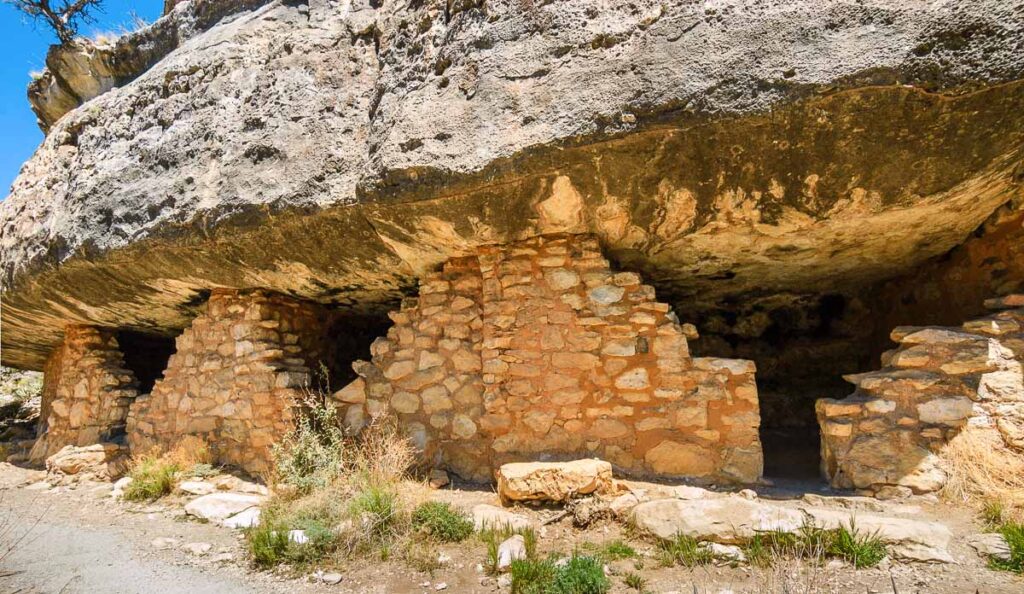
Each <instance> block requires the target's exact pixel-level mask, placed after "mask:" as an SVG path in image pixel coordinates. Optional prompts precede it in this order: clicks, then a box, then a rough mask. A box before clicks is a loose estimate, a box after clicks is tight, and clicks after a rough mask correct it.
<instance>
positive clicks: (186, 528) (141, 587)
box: [0, 464, 1024, 594]
mask: <svg viewBox="0 0 1024 594" xmlns="http://www.w3.org/2000/svg"><path fill="white" fill-rule="evenodd" d="M42 478H43V474H42V473H41V472H38V471H31V470H25V469H21V468H17V467H13V466H10V465H8V464H0V543H2V542H3V541H4V536H5V534H6V535H8V536H13V537H18V536H21V535H22V534H27V536H26V537H25V538H24V539H22V540H21V541H20V542H19V543H18V546H17V548H16V549H15V551H14V552H13V553H12V554H11V555H9V556H8V557H7V558H5V559H3V560H2V562H0V576H2V577H0V594H13V593H15V592H17V593H19V594H29V593H51V592H52V593H60V592H65V593H73V592H81V593H90V594H92V593H104V594H106V593H136V592H137V593H146V594H151V593H157V594H176V593H179V592H180V593H188V594H204V593H207V592H209V593H214V592H216V593H227V594H234V593H241V592H253V593H264V592H265V593H285V592H287V593H289V594H304V593H313V592H316V593H326V592H330V593H332V594H349V593H360V594H362V593H398V594H413V593H422V594H428V593H431V592H441V591H443V592H458V593H463V592H479V593H488V594H495V593H498V592H507V591H508V588H507V587H505V588H502V587H500V586H499V585H498V584H497V581H496V580H495V579H493V578H488V577H486V576H484V575H483V574H482V573H481V571H480V568H479V567H478V564H479V563H480V562H482V561H483V559H484V549H483V548H482V545H481V543H480V542H478V541H477V540H476V539H469V540H467V541H466V542H464V543H460V544H456V545H444V546H442V547H439V548H438V549H437V550H436V551H432V552H431V554H441V555H443V556H446V557H448V558H449V559H451V561H450V562H449V563H448V564H447V565H445V566H444V567H442V568H440V569H437V570H436V571H434V572H433V573H429V572H424V571H417V570H415V569H412V568H411V567H410V566H409V564H408V563H407V562H405V561H403V560H402V559H400V558H397V556H396V558H393V559H391V560H389V561H380V560H377V559H369V560H365V559H364V560H360V561H358V562H354V563H352V564H351V565H350V566H348V567H345V568H343V570H342V573H343V575H344V577H343V580H342V582H341V583H340V584H337V585H327V584H321V583H312V582H311V581H310V580H308V579H306V577H305V576H299V577H298V578H295V577H284V576H278V575H273V574H270V573H266V572H258V571H254V570H252V569H251V568H250V567H249V566H248V564H247V563H246V561H245V559H244V554H243V550H242V541H241V534H240V533H239V532H237V531H233V530H229V529H226V528H223V527H219V526H215V525H212V524H201V523H198V522H195V521H192V520H189V519H187V518H186V517H185V516H184V513H183V511H182V508H181V505H182V503H183V501H184V500H175V499H174V498H170V499H167V500H162V501H161V502H160V503H158V504H155V505H134V504H127V503H124V502H117V501H114V500H113V499H111V497H110V496H109V493H110V485H109V484H105V483H84V484H82V485H79V486H77V487H75V488H68V487H57V488H52V489H39V490H36V488H35V487H33V486H30V484H31V483H33V482H35V481H39V480H41V479H42ZM776 491H778V490H776ZM764 495H765V496H779V493H778V492H776V493H765V494H764ZM782 495H783V498H788V497H785V495H786V494H785V493H782ZM436 496H438V497H439V498H442V499H446V500H449V501H451V502H452V503H454V504H456V505H458V506H460V507H463V508H466V509H468V508H469V507H472V505H474V504H476V503H492V504H494V503H497V498H496V497H495V496H494V495H493V494H492V493H489V492H487V491H460V490H446V491H441V492H437V493H436ZM517 511H518V513H522V514H526V515H530V516H532V519H533V521H534V523H535V524H539V519H540V516H541V514H550V513H551V511H550V510H547V511H544V510H542V511H533V510H523V509H520V510H517ZM939 518H941V519H942V521H943V523H945V524H946V525H947V526H949V527H950V528H951V529H952V530H954V533H955V534H956V535H957V536H956V538H955V541H954V542H953V543H951V546H950V552H951V553H952V554H953V556H954V558H955V559H956V563H955V564H933V565H929V564H920V563H914V564H895V563H894V564H893V565H892V566H891V567H879V568H873V569H869V570H854V569H852V568H850V567H848V566H847V567H833V568H828V569H827V571H826V570H825V569H823V568H811V569H808V568H806V567H804V568H799V567H789V566H783V567H777V568H775V569H769V570H759V569H754V568H749V567H745V566H739V567H729V566H707V567H698V568H694V569H687V568H683V567H671V568H663V567H659V566H658V564H657V562H656V560H655V559H654V556H653V547H651V546H650V545H649V543H643V542H640V541H634V542H633V544H634V545H635V546H636V548H637V549H638V550H640V551H641V553H642V554H644V553H646V554H647V556H645V557H642V559H641V560H640V561H642V563H641V565H642V567H641V568H639V569H638V568H637V566H636V564H637V561H624V562H618V567H614V565H616V564H613V568H612V569H613V573H616V574H617V575H613V577H612V583H613V590H612V592H613V593H626V592H633V590H629V589H627V588H626V587H625V586H624V585H623V579H622V574H623V573H624V572H626V571H639V572H640V573H642V574H643V575H644V577H645V578H646V579H647V580H648V581H647V586H646V590H648V591H650V592H661V593H669V592H676V593H677V594H678V593H680V592H685V593H686V594H691V593H692V592H698V593H699V594H722V593H732V592H735V593H736V594H739V593H740V592H779V591H783V590H784V589H785V588H791V589H790V590H788V591H794V592H815V593H816V594H817V593H819V592H842V593H844V594H845V593H849V594H860V593H877V594H883V593H884V594H889V593H891V592H893V588H892V584H893V583H895V584H896V585H897V591H898V592H899V593H900V594H912V593H916V594H925V593H927V594H960V593H975V592H977V593H979V594H1020V593H1022V592H1024V578H1022V577H1020V576H1014V575H1012V574H1008V573H1005V572H996V571H991V570H989V569H987V568H986V567H985V564H984V561H983V560H981V559H980V558H979V557H978V556H977V554H976V553H975V552H974V551H973V550H971V549H970V548H969V547H968V546H967V545H966V543H965V542H964V539H965V536H966V535H968V534H972V533H976V532H977V531H978V528H977V526H975V525H974V520H973V519H972V515H971V514H970V512H968V511H967V510H962V509H957V508H951V507H949V506H944V505H940V504H935V505H928V504H925V505H922V509H921V512H920V519H931V520H936V519H939ZM5 521H6V523H7V528H6V529H5V528H4V524H5ZM12 522H13V524H12ZM539 533H540V536H541V538H540V544H539V546H540V547H541V548H542V551H543V553H544V554H547V553H549V552H561V553H565V552H569V551H572V550H573V549H574V548H576V547H578V546H580V544H581V543H584V542H587V541H589V542H594V543H600V542H605V541H608V540H612V539H617V538H623V537H624V534H623V532H622V527H621V525H619V524H617V523H614V522H605V523H599V524H597V525H595V526H592V527H590V528H589V529H587V530H578V529H576V528H573V527H572V524H571V522H569V521H563V522H558V523H555V524H551V525H549V526H545V527H544V528H542V529H541V530H540V531H539ZM170 539H173V540H170ZM191 543H206V544H208V545H209V549H208V550H207V551H205V552H204V553H202V554H193V553H192V552H189V551H188V550H187V548H186V547H187V545H189V544H191ZM2 551H3V548H2V544H0V554H2ZM794 570H802V571H805V572H807V573H805V574H804V575H802V576H801V578H799V579H796V580H794V579H792V578H791V577H790V576H789V575H788V574H790V573H792V572H793V571H794ZM441 584H444V585H445V589H444V590H438V589H437V588H438V587H439V586H440V585H441ZM794 587H795V589H792V588H794Z"/></svg>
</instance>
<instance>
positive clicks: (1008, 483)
mask: <svg viewBox="0 0 1024 594" xmlns="http://www.w3.org/2000/svg"><path fill="white" fill-rule="evenodd" d="M943 457H944V458H945V459H946V463H947V472H948V475H949V476H948V479H947V481H946V486H945V487H944V488H943V490H942V496H943V497H944V498H946V499H948V500H950V501H956V502H961V503H968V504H971V505H974V506H976V507H981V506H983V505H985V504H986V503H988V502H999V503H1001V504H1002V505H1003V507H1004V508H1005V509H1006V510H1007V512H1008V513H1009V514H1010V516H1011V517H1015V518H1016V519H1018V520H1021V519H1024V455H1021V454H1020V453H1015V452H1012V451H1011V450H1009V449H1008V448H1007V447H1006V445H1005V444H1004V443H1003V440H1002V438H1001V437H1000V436H999V434H998V433H997V432H996V431H995V430H992V429H986V428H980V427H967V428H966V429H964V430H963V431H961V432H960V434H959V435H957V436H956V437H955V438H953V439H952V440H951V441H950V442H949V444H947V445H946V448H945V449H944V450H943Z"/></svg>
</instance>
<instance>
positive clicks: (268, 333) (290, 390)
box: [128, 290, 328, 473]
mask: <svg viewBox="0 0 1024 594" xmlns="http://www.w3.org/2000/svg"><path fill="white" fill-rule="evenodd" d="M325 324H326V313H325V312H324V311H323V310H321V309H320V308H319V307H318V306H316V305H314V304H311V303H306V302H302V301H298V300H295V299H290V298H287V297H284V296H282V295H276V294H273V293H267V292H262V291H251V292H238V291H229V290H217V291H214V292H213V293H212V295H211V296H210V299H209V301H208V303H207V305H206V311H205V312H204V313H203V314H202V315H200V316H198V317H197V318H196V319H195V320H193V321H192V324H191V326H189V328H187V329H186V330H185V331H184V332H183V333H182V334H181V335H180V336H178V338H177V340H176V352H175V354H174V355H172V356H171V358H170V361H168V365H167V369H166V370H165V371H164V376H163V378H162V379H159V380H157V382H156V384H155V385H154V387H153V391H152V393H151V394H147V395H143V396H140V397H139V398H138V399H137V400H136V402H135V404H134V405H133V406H132V408H131V413H130V416H129V419H128V440H129V445H130V446H131V448H132V451H133V453H136V454H138V453H140V452H145V451H148V450H150V449H152V448H153V447H158V448H161V449H167V448H170V447H173V446H174V445H175V444H176V443H177V442H178V441H179V440H180V439H181V438H182V437H183V436H185V435H196V436H199V437H201V438H202V439H204V440H205V441H206V442H207V443H209V444H210V446H211V449H212V451H213V452H214V454H215V457H216V461H217V462H218V463H221V464H230V465H235V466H238V467H240V468H243V469H245V470H247V471H249V472H252V473H261V472H264V471H266V470H267V469H268V468H269V464H270V453H269V447H270V446H271V444H273V443H275V442H277V441H278V440H279V439H280V438H281V436H283V435H284V434H285V433H286V432H287V431H288V429H289V428H291V426H292V423H293V406H294V405H295V404H296V403H297V402H298V401H299V400H300V399H301V398H302V397H303V395H304V394H303V390H304V388H306V387H308V386H309V385H310V384H311V380H312V371H311V369H312V368H313V366H315V365H317V364H318V362H319V361H320V360H322V359H325V358H328V356H327V354H326V352H325V351H326V348H327V347H326V346H325V344H326V343H325V340H324V331H323V328H324V327H325Z"/></svg>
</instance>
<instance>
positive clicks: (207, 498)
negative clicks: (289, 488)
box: [185, 493, 266, 523]
mask: <svg viewBox="0 0 1024 594" xmlns="http://www.w3.org/2000/svg"><path fill="white" fill-rule="evenodd" d="M264 501H266V497H263V496H261V495H248V494H244V493H211V494H210V495H203V496H202V497H199V498H197V499H193V500H192V501H190V502H188V503H187V504H186V505H185V513H187V514H188V515H190V516H195V517H197V518H202V519H204V520H209V521H211V522H217V523H223V522H224V521H225V520H228V519H229V518H231V517H232V516H235V515H237V514H241V513H242V512H245V511H247V510H249V509H252V508H256V507H259V506H260V505H261V504H262V503H263V502H264Z"/></svg>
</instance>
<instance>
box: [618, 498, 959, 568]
mask: <svg viewBox="0 0 1024 594" xmlns="http://www.w3.org/2000/svg"><path fill="white" fill-rule="evenodd" d="M631 518H632V521H633V523H634V524H635V525H636V526H637V527H638V528H640V529H641V530H643V531H645V532H648V533H650V534H652V535H654V536H656V537H658V538H661V539H664V540H668V539H672V538H674V537H675V536H676V535H679V534H683V535H686V536H690V537H693V538H695V539H697V540H701V541H709V542H715V543H724V544H739V543H743V542H746V541H748V540H750V539H751V538H753V537H754V536H755V535H756V534H757V533H759V532H765V531H769V530H781V531H783V532H789V533H795V532H797V531H798V530H800V528H801V527H803V526H804V525H813V526H816V527H819V528H824V529H826V530H835V529H838V528H840V527H846V528H847V529H854V530H856V531H857V532H858V533H859V534H862V535H870V534H877V535H878V537H879V538H881V540H882V542H884V543H885V545H886V547H887V548H888V550H889V553H890V554H891V555H892V556H893V557H896V558H899V559H906V560H910V561H934V562H943V563H952V562H953V558H952V557H951V556H950V554H949V552H948V550H947V549H948V546H949V541H950V538H951V536H952V534H951V533H950V531H949V528H947V527H946V526H944V525H943V524H940V523H938V522H925V521H920V520H911V519H907V518H901V517H896V516H893V515H883V514H875V513H866V512H851V511H847V510H840V509H823V508H818V507H802V508H792V507H785V506H782V505H777V504H770V503H763V502H758V501H750V500H748V499H744V498H743V497H739V496H728V497H719V498H714V499H697V500H691V501H685V500H681V499H659V500H655V501H648V502H646V503H641V504H640V505H637V506H636V507H635V508H633V513H632V515H631Z"/></svg>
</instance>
